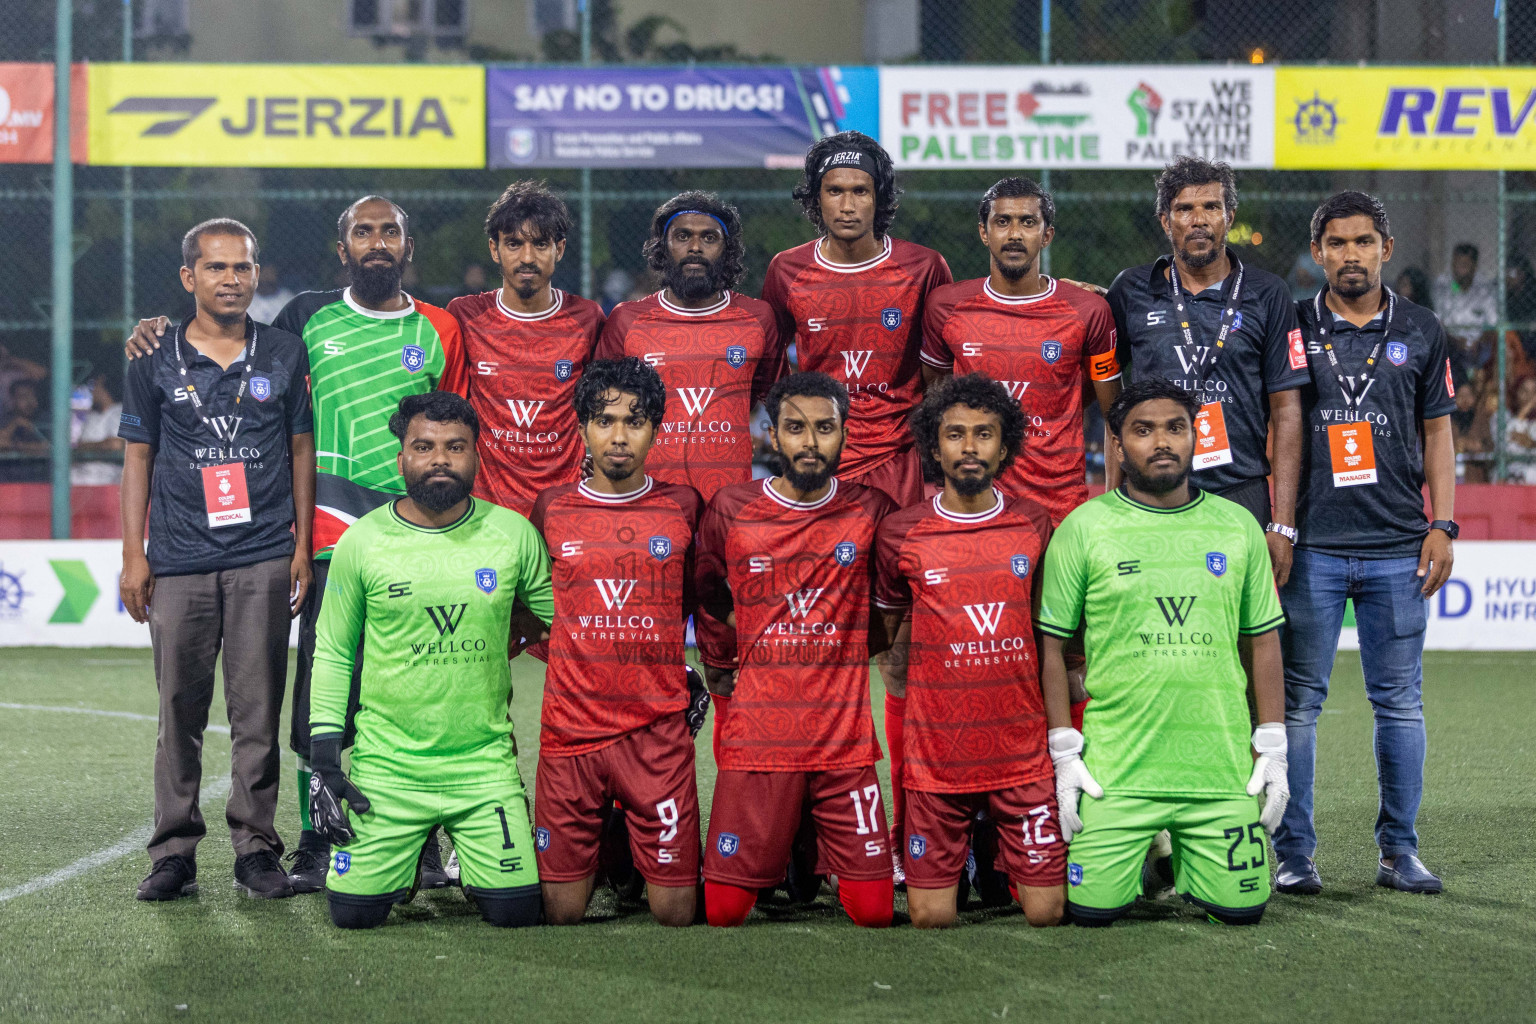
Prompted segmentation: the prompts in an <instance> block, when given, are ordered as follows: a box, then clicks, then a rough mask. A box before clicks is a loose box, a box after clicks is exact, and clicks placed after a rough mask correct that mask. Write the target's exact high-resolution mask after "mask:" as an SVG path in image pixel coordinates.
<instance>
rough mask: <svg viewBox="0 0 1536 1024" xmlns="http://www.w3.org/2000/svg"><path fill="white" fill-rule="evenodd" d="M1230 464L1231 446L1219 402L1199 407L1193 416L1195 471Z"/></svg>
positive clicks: (1224, 417)
mask: <svg viewBox="0 0 1536 1024" xmlns="http://www.w3.org/2000/svg"><path fill="white" fill-rule="evenodd" d="M1231 462H1232V444H1231V442H1229V441H1228V440H1227V418H1226V416H1225V415H1224V414H1223V413H1222V411H1221V403H1220V402H1211V403H1209V404H1207V405H1202V406H1201V407H1200V412H1199V413H1198V414H1197V415H1196V416H1195V459H1194V468H1195V469H1210V468H1211V467H1212V466H1225V465H1228V464H1230V463H1231Z"/></svg>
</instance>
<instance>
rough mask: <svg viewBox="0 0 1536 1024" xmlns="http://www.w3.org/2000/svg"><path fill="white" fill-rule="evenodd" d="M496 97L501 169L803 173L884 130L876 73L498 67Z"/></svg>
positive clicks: (492, 149)
mask: <svg viewBox="0 0 1536 1024" xmlns="http://www.w3.org/2000/svg"><path fill="white" fill-rule="evenodd" d="M486 89H487V98H486V105H487V117H488V121H489V125H488V146H489V148H488V152H487V156H488V161H487V162H488V164H489V166H491V167H626V168H627V167H800V166H802V165H803V163H804V160H805V151H806V148H807V147H809V146H810V144H811V143H812V142H813V141H815V140H816V139H818V138H820V137H821V136H823V135H829V134H831V133H833V132H837V131H842V130H844V129H848V128H855V129H858V130H860V131H863V132H866V133H868V134H870V135H874V134H876V133H877V132H878V130H879V98H878V90H879V74H878V72H877V70H876V69H875V68H867V67H843V68H838V67H694V68H585V67H578V68H540V67H517V68H508V67H500V68H498V67H493V68H491V69H489V71H488V72H487V77H486Z"/></svg>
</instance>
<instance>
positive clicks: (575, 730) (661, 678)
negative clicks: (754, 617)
mask: <svg viewBox="0 0 1536 1024" xmlns="http://www.w3.org/2000/svg"><path fill="white" fill-rule="evenodd" d="M703 510H704V502H703V501H702V500H701V499H700V498H699V495H698V492H696V491H695V490H694V489H693V488H691V487H682V486H678V485H675V484H663V483H657V482H656V481H655V480H652V479H650V478H649V477H648V478H647V479H646V482H645V486H644V487H642V488H641V489H640V490H638V491H636V492H634V493H633V494H624V495H615V494H601V493H599V492H597V491H594V490H592V489H591V488H590V487H588V486H587V485H586V484H585V483H579V484H565V485H563V486H560V487H555V488H552V489H550V490H547V491H545V492H544V493H543V494H541V495H539V500H538V501H537V502H536V503H535V504H534V506H533V514H532V515H531V516H529V519H530V521H531V522H532V523H533V525H534V526H535V527H536V528H537V529H538V530H539V532H540V533H542V534H543V535H544V542H545V544H546V545H548V547H549V554H550V558H551V559H553V561H554V565H553V568H552V572H551V574H552V576H553V577H554V588H555V621H554V622H553V623H552V624H551V625H550V629H549V659H548V660H549V670H548V671H547V672H546V673H545V676H544V711H543V715H542V722H543V728H542V730H541V732H540V734H539V752H540V754H541V756H543V757H569V756H571V755H573V754H584V753H587V752H589V751H593V750H599V749H601V748H603V747H606V746H608V745H609V744H610V743H616V742H618V741H619V740H620V739H622V738H623V737H624V736H626V735H627V734H629V733H632V732H634V731H635V730H636V729H643V728H645V727H646V726H648V725H650V724H651V723H652V722H655V721H656V720H657V719H658V718H661V717H662V716H663V715H667V714H674V713H675V714H682V713H683V710H684V709H685V708H686V707H687V706H688V686H687V683H686V682H685V681H684V676H683V664H684V660H683V659H684V654H685V652H684V650H683V643H684V629H685V623H686V622H687V619H688V615H689V613H690V611H691V608H690V607H689V603H690V595H691V593H692V584H693V579H692V577H693V534H694V530H695V529H696V528H697V526H698V522H699V515H700V514H701V513H702V512H703Z"/></svg>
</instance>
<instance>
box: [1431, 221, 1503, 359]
mask: <svg viewBox="0 0 1536 1024" xmlns="http://www.w3.org/2000/svg"><path fill="white" fill-rule="evenodd" d="M1477 258H1478V252H1477V246H1475V245H1473V244H1472V243H1471V242H1461V243H1459V244H1457V245H1456V247H1455V248H1453V249H1452V250H1451V270H1450V273H1448V274H1441V275H1440V276H1439V277H1437V278H1436V279H1435V288H1434V294H1435V310H1436V312H1438V313H1439V315H1440V321H1441V322H1442V323H1443V324H1444V325H1445V330H1446V334H1447V336H1448V337H1449V338H1450V340H1451V367H1452V369H1453V370H1454V371H1455V374H1456V382H1457V383H1458V384H1460V383H1461V381H1463V380H1465V379H1467V378H1468V377H1469V376H1470V375H1471V374H1472V372H1473V371H1474V370H1477V369H1478V368H1479V367H1483V366H1487V365H1488V363H1489V362H1490V361H1491V360H1492V358H1493V334H1492V333H1491V332H1492V330H1493V326H1494V324H1496V323H1497V322H1498V319H1499V295H1498V289H1497V288H1496V287H1495V284H1494V280H1493V278H1490V277H1481V278H1480V277H1478V276H1477Z"/></svg>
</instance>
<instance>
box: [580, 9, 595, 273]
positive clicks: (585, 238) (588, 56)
mask: <svg viewBox="0 0 1536 1024" xmlns="http://www.w3.org/2000/svg"><path fill="white" fill-rule="evenodd" d="M578 2H579V3H580V5H581V63H582V66H583V67H586V66H588V65H590V64H591V63H592V3H591V0H578ZM581 294H582V296H583V297H584V298H588V299H590V298H592V168H590V167H583V168H582V169H581Z"/></svg>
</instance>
